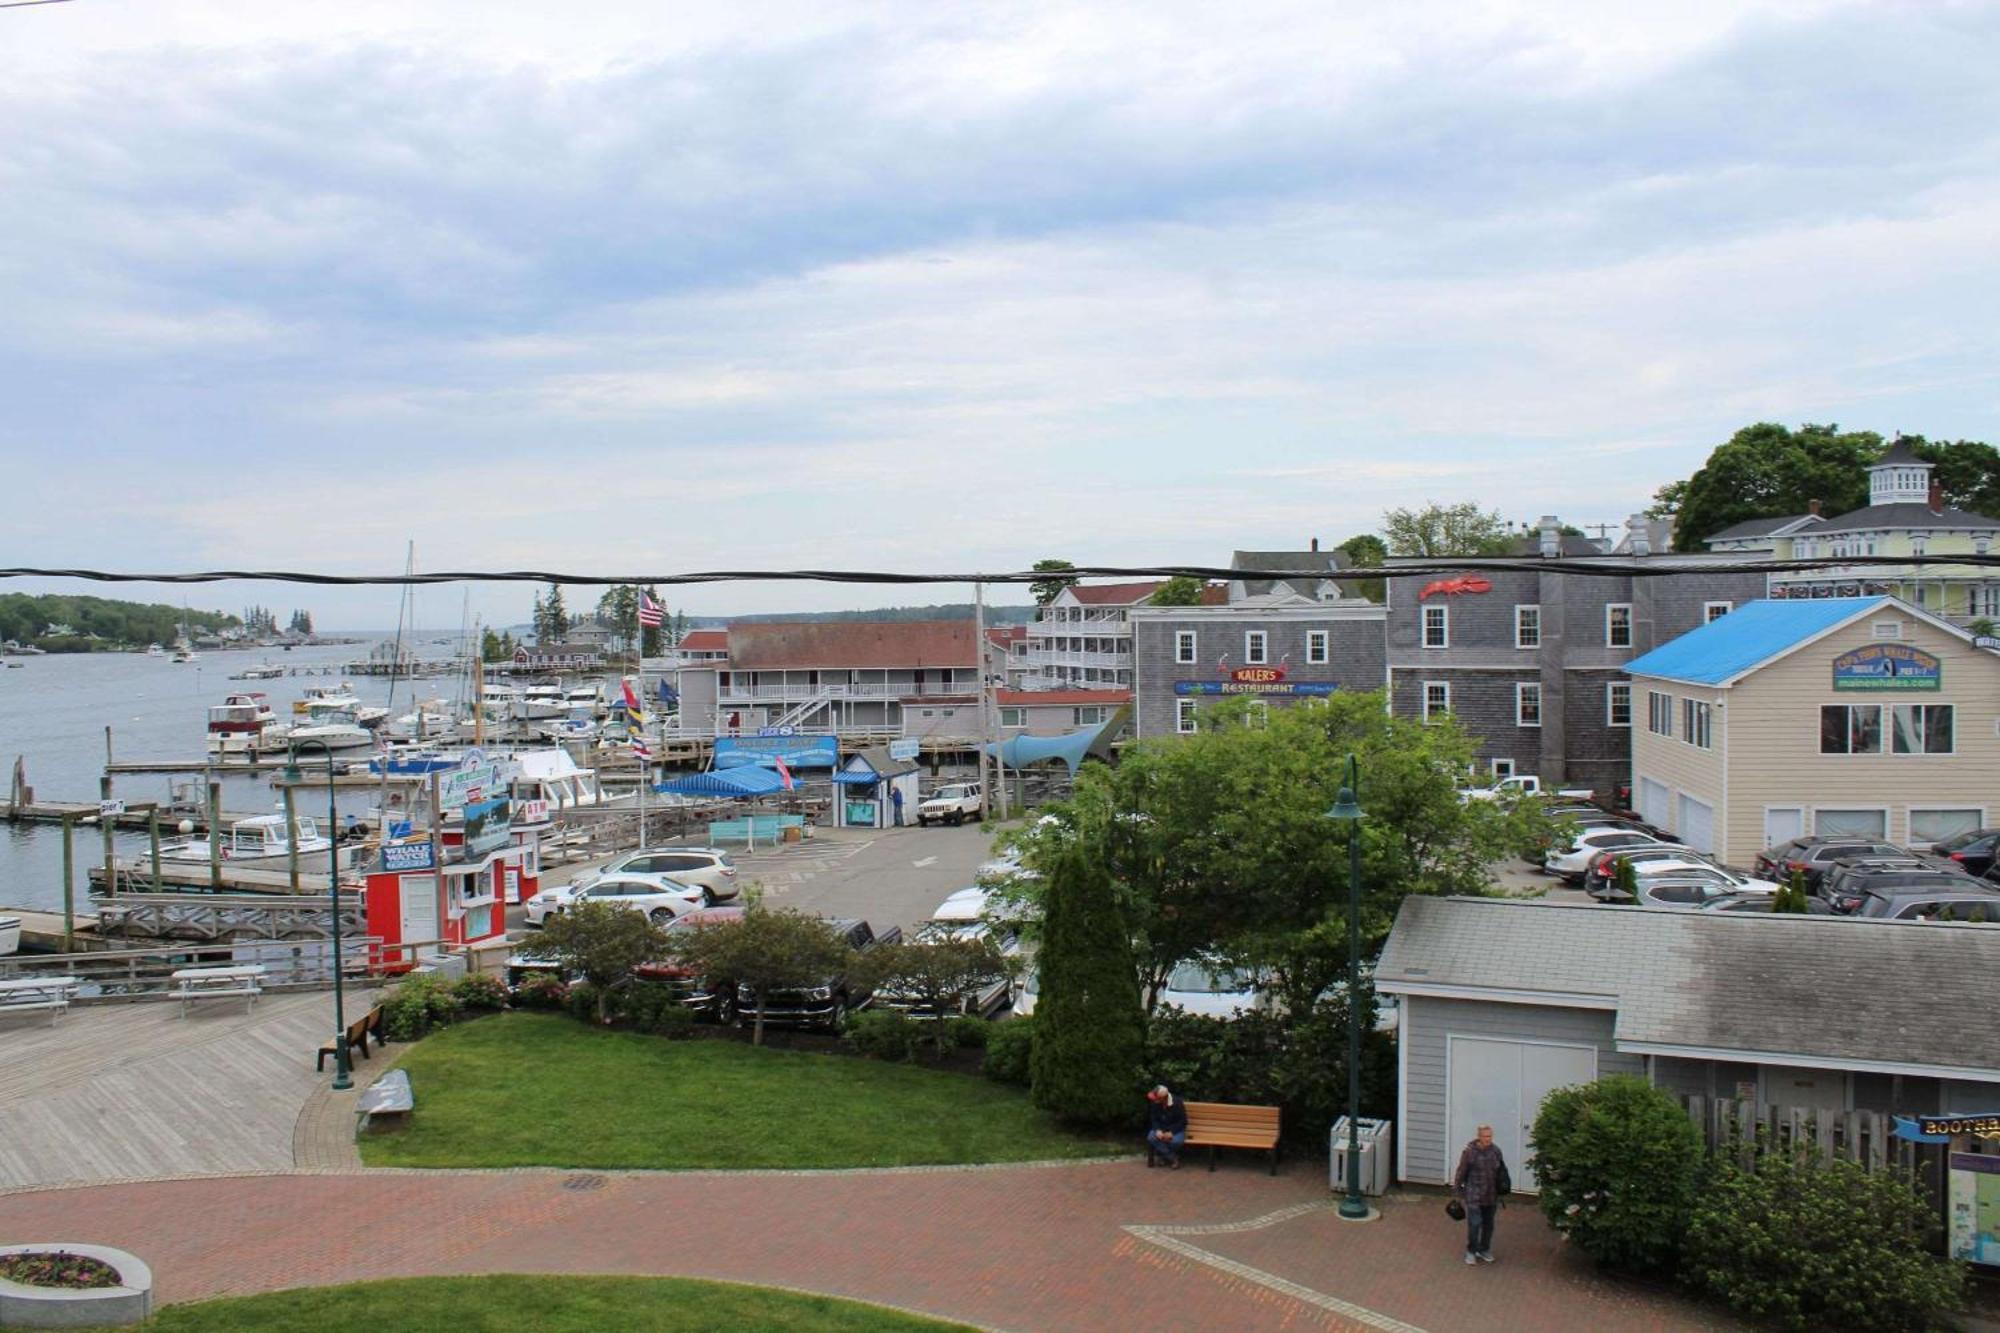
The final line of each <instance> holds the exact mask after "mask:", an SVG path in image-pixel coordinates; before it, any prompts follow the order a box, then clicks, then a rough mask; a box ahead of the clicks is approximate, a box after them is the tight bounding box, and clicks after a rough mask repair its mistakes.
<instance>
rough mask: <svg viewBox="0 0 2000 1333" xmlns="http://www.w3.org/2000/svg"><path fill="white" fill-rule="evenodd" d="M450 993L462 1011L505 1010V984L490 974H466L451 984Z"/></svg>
mask: <svg viewBox="0 0 2000 1333" xmlns="http://www.w3.org/2000/svg"><path fill="white" fill-rule="evenodd" d="M451 993H452V994H453V995H454V996H456V997H457V999H458V1003H459V1006H460V1007H461V1008H464V1009H505V1008H506V1007H507V983H506V982H504V981H502V980H501V979H500V978H498V977H496V976H494V975H493V974H492V973H490V972H468V973H466V974H465V975H464V976H462V977H460V978H459V979H458V980H456V981H454V982H452V983H451Z"/></svg>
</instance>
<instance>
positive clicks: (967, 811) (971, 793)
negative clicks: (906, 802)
mask: <svg viewBox="0 0 2000 1333" xmlns="http://www.w3.org/2000/svg"><path fill="white" fill-rule="evenodd" d="M967 818H972V819H977V818H979V784H978V783H976V782H954V783H952V784H951V785H950V786H949V787H939V788H938V789H937V790H936V791H934V792H932V793H931V794H930V797H929V799H927V800H925V801H924V802H923V804H921V805H919V806H918V807H917V823H919V824H922V825H926V826H928V825H930V824H934V823H935V824H963V823H964V822H965V821H966V819H967Z"/></svg>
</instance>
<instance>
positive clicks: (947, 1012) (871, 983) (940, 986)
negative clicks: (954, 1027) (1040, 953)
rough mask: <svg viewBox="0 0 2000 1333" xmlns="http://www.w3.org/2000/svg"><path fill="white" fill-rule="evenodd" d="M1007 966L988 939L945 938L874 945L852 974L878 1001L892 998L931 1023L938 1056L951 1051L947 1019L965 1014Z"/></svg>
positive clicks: (947, 936)
mask: <svg viewBox="0 0 2000 1333" xmlns="http://www.w3.org/2000/svg"><path fill="white" fill-rule="evenodd" d="M1009 968H1010V964H1009V960H1007V959H1006V958H1003V957H1002V956H1001V954H1000V950H999V949H998V948H997V947H995V945H994V943H993V941H992V939H991V938H990V937H987V936H980V937H978V938H976V939H962V938H959V937H957V936H953V935H945V936H940V937H938V938H935V939H911V940H900V941H897V942H895V943H892V944H878V945H876V946H875V947H874V948H872V949H870V950H868V951H867V952H865V953H863V954H860V955H858V956H857V957H856V958H855V960H854V965H853V967H852V969H851V971H850V975H851V976H852V977H853V978H854V981H855V984H856V985H858V986H860V987H861V988H862V989H864V990H872V991H874V992H875V994H876V996H877V997H878V1000H879V998H880V997H881V996H883V995H885V994H888V995H893V996H895V997H896V998H897V999H898V1000H899V1001H900V1002H904V1003H907V1004H908V1005H909V1006H910V1008H911V1010H912V1011H914V1012H916V1013H918V1014H922V1015H925V1016H928V1017H930V1018H933V1019H935V1020H936V1021H934V1022H932V1023H931V1033H932V1037H933V1039H934V1040H935V1041H936V1043H937V1049H938V1053H939V1054H940V1055H942V1054H943V1053H944V1052H945V1051H947V1050H949V1049H950V1047H951V1025H950V1024H949V1023H948V1022H946V1021H945V1020H946V1019H948V1018H950V1017H951V1016H952V1015H954V1014H957V1013H960V1012H961V1011H963V1010H964V1008H965V1005H966V1002H967V1001H968V1000H970V999H971V998H972V996H973V995H974V994H975V993H976V992H978V991H979V990H981V989H982V988H984V987H986V986H989V985H991V984H992V983H993V982H994V981H995V980H996V979H998V978H1001V977H1005V976H1006V975H1007V974H1008V971H1009Z"/></svg>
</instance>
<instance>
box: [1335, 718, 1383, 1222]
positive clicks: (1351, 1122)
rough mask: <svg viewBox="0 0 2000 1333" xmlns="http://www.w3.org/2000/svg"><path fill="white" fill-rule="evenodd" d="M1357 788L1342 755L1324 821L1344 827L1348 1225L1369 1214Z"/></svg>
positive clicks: (1357, 778) (1354, 765) (1350, 759)
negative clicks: (1340, 778) (1341, 772)
mask: <svg viewBox="0 0 2000 1333" xmlns="http://www.w3.org/2000/svg"><path fill="white" fill-rule="evenodd" d="M1360 786H1361V770H1360V764H1359V762H1358V761H1357V760H1356V759H1355V757H1354V756H1353V755H1351V754H1350V755H1349V756H1347V779H1346V781H1345V782H1343V783H1342V784H1341V788H1340V795H1339V797H1338V798H1337V799H1336V800H1335V801H1334V803H1333V809H1331V810H1329V811H1327V812H1326V817H1327V818H1328V819H1331V820H1335V821H1338V822H1339V823H1343V824H1345V825H1347V1195H1346V1197H1345V1198H1343V1199H1341V1201H1340V1215H1341V1216H1342V1217H1344V1218H1346V1219H1347V1220H1348V1221H1350V1222H1360V1221H1365V1220H1367V1219H1368V1218H1369V1217H1370V1216H1372V1215H1373V1214H1372V1213H1371V1211H1370V1209H1369V1207H1368V1201H1367V1200H1366V1199H1364V1198H1362V1197H1361V803H1360V802H1359V801H1358V800H1357V799H1356V797H1355V793H1356V792H1357V791H1358V790H1359V789H1360Z"/></svg>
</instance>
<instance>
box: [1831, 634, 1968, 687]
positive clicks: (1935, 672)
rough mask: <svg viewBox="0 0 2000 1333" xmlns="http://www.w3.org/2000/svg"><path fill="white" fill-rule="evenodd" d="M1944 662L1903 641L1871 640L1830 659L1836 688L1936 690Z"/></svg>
mask: <svg viewBox="0 0 2000 1333" xmlns="http://www.w3.org/2000/svg"><path fill="white" fill-rule="evenodd" d="M1943 685H1944V664H1943V663H1942V662H1939V661H1938V659H1937V658H1935V657H1933V656H1931V654H1929V653H1927V652H1925V651H1924V650H1923V649H1921V648H1912V647H1910V646H1909V645H1908V644H1906V643H1871V644H1869V645H1868V646H1867V647H1866V648H1856V649H1855V650H1854V651H1853V652H1851V653H1842V654H1841V655H1840V656H1838V657H1836V658H1834V659H1833V688H1834V689H1836V690H1936V689H1941V688H1942V687H1943Z"/></svg>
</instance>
